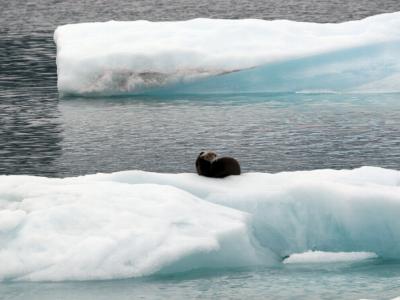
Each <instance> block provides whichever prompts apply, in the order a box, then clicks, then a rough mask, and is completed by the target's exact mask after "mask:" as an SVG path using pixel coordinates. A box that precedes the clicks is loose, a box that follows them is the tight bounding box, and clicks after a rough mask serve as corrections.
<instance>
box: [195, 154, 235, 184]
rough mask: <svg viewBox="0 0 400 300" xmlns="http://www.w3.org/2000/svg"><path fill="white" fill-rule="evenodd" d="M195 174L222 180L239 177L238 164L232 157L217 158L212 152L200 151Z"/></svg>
mask: <svg viewBox="0 0 400 300" xmlns="http://www.w3.org/2000/svg"><path fill="white" fill-rule="evenodd" d="M196 170H197V174H199V175H202V176H206V177H214V178H224V177H227V176H229V175H240V173H241V171H240V164H239V162H238V161H237V160H236V159H234V158H233V157H217V154H216V153H215V152H213V151H202V152H200V154H199V156H198V157H197V159H196Z"/></svg>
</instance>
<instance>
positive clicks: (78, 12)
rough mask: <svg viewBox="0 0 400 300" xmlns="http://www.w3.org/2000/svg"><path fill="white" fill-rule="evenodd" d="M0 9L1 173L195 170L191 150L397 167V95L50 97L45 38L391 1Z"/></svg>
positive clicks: (336, 12)
mask: <svg viewBox="0 0 400 300" xmlns="http://www.w3.org/2000/svg"><path fill="white" fill-rule="evenodd" d="M0 3H1V8H0V16H1V18H0V174H34V175H43V176H70V175H77V174H87V173H95V172H111V171H118V170H126V169H141V170H148V171H162V172H193V170H194V169H193V160H194V158H195V157H196V155H197V153H198V152H199V151H200V150H201V149H214V150H217V151H218V152H221V153H222V154H229V155H233V156H235V157H237V158H239V159H240V161H241V162H242V166H243V169H244V170H245V171H271V172H277V171H282V170H299V169H317V168H352V167H357V166H361V165H376V166H382V167H388V168H397V169H398V168H399V166H400V150H399V148H400V147H399V145H400V126H399V124H400V114H399V112H400V101H398V100H400V99H399V96H398V95H315V94H314V95H246V96H245V95H242V96H240V95H233V96H232V95H231V96H223V97H208V98H207V97H206V98H204V97H197V98H190V99H188V98H175V99H167V98H166V99H159V98H158V99H146V98H137V97H136V98H120V99H117V98H112V99H107V98H103V99H89V100H88V99H86V100H85V99H73V100H71V99H59V97H58V94H57V89H56V80H57V78H56V65H55V55H56V53H55V45H54V43H53V37H52V35H53V31H54V29H55V28H56V27H57V26H58V25H62V24H67V23H75V22H87V21H106V20H110V19H115V20H136V19H148V20H181V19H189V18H195V17H212V18H263V19H278V18H285V19H291V20H301V21H313V22H340V21H346V20H353V19H359V18H363V17H366V16H369V15H374V14H378V13H383V12H393V11H398V10H400V2H399V1H397V0H385V1H367V0H364V1H359V0H358V1H314V0H308V1H276V0H275V1H272V0H269V1H215V2H214V1H212V2H211V1H204V0H201V1H193V0H190V1H183V0H179V1H79V2H76V1H49V0H46V1H30V2H29V1H4V0H2V1H1V2H0ZM165 157H168V159H166V158H165Z"/></svg>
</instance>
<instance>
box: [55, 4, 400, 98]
mask: <svg viewBox="0 0 400 300" xmlns="http://www.w3.org/2000/svg"><path fill="white" fill-rule="evenodd" d="M399 28H400V12H397V13H389V14H382V15H376V16H372V17H368V18H366V19H363V20H359V21H350V22H345V23H340V24H317V23H305V22H295V21H287V20H275V21H264V20H256V19H243V20H221V19H194V20H189V21H178V22H148V21H132V22H116V21H110V22H104V23H82V24H70V25H64V26H60V27H58V28H57V30H56V31H55V34H54V39H55V42H56V44H57V70H58V89H59V92H60V93H61V94H63V95H68V94H80V95H96V94H97V95H99V94H108V95H112V94H126V93H128V94H143V93H145V94H146V93H147V94H157V93H158V94H198V93H203V94H204V93H231V92H238V91H240V92H303V91H306V92H310V91H330V92H399V91H400V90H399V85H398V82H399V80H400V72H399V71H400V61H399V57H400V30H399Z"/></svg>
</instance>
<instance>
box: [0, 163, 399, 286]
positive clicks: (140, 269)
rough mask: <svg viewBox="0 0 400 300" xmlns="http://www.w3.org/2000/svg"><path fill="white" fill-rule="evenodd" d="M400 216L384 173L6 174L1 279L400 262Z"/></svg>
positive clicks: (1, 199) (395, 187) (0, 221)
mask: <svg viewBox="0 0 400 300" xmlns="http://www.w3.org/2000/svg"><path fill="white" fill-rule="evenodd" d="M399 215H400V171H394V170H389V169H382V168H376V167H363V168H359V169H354V170H315V171H301V172H285V173H277V174H268V173H246V174H243V175H241V176H231V177H228V178H225V179H211V178H204V177H200V176H198V175H195V174H189V173H187V174H161V173H148V172H143V171H124V172H118V173H111V174H96V175H87V176H82V177H73V178H64V179H57V178H53V179H51V178H45V177H33V176H1V177H0V245H2V247H1V249H0V266H1V268H0V279H1V280H23V281H43V280H44V281H63V280H93V279H116V278H129V277H140V276H145V275H152V274H171V273H177V272H184V271H189V270H194V269H204V268H214V269H223V268H231V267H246V266H264V267H277V266H278V267H279V266H280V265H282V261H283V260H284V259H285V258H286V262H288V261H290V260H292V261H293V260H294V261H296V259H297V261H299V260H300V261H301V260H303V261H305V262H307V261H308V262H309V261H310V259H311V261H312V260H314V261H315V260H317V261H318V260H319V261H320V262H324V261H325V262H326V261H335V260H336V261H346V260H359V259H371V258H374V257H376V256H378V257H380V258H383V259H399V258H400V218H399ZM310 250H311V251H313V252H307V251H310ZM321 251H324V252H321ZM304 252H305V253H304ZM338 252H339V253H338ZM340 252H358V253H340ZM366 252H368V253H366ZM298 253H304V254H302V255H300V258H299V254H298ZM287 257H288V258H287ZM310 257H311V258H310Z"/></svg>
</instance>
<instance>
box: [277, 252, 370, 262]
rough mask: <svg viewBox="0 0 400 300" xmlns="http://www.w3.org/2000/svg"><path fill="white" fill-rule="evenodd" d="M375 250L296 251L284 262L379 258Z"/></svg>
mask: <svg viewBox="0 0 400 300" xmlns="http://www.w3.org/2000/svg"><path fill="white" fill-rule="evenodd" d="M377 257H378V256H377V255H376V254H375V253H373V252H325V251H307V252H304V253H294V254H291V255H290V256H289V257H288V258H285V259H284V260H283V263H284V264H301V263H337V262H355V261H360V260H365V259H372V258H377Z"/></svg>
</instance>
